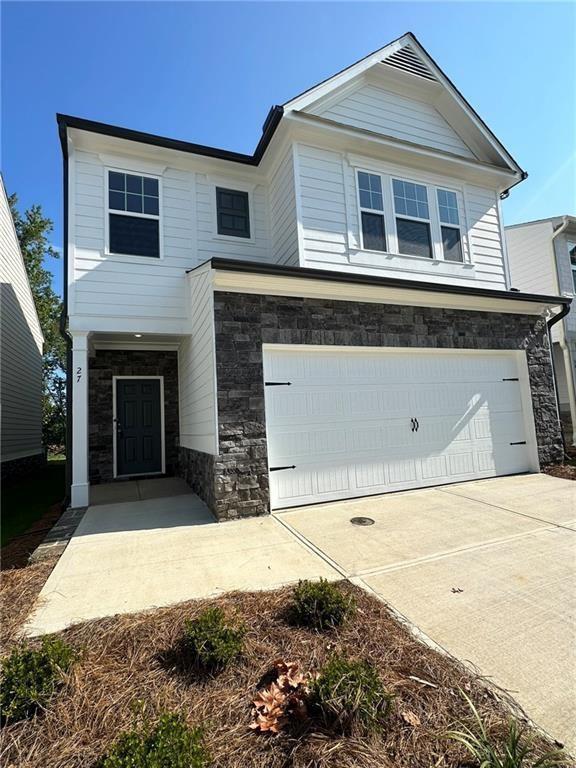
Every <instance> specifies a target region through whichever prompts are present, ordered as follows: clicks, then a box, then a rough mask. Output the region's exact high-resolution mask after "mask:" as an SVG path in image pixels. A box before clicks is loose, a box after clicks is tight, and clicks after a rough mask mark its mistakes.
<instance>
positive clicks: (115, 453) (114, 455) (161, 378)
mask: <svg viewBox="0 0 576 768" xmlns="http://www.w3.org/2000/svg"><path fill="white" fill-rule="evenodd" d="M122 379H157V380H159V381H160V439H161V457H162V469H161V470H160V472H140V473H138V474H134V475H119V474H118V464H117V457H118V449H117V444H116V441H117V437H116V407H117V394H116V387H117V382H118V381H119V380H122ZM112 464H113V471H114V479H115V480H116V479H120V478H123V477H140V475H164V474H165V473H166V431H165V425H164V376H112Z"/></svg>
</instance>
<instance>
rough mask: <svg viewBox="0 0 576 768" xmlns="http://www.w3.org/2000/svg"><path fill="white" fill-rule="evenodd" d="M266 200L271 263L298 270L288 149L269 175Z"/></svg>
mask: <svg viewBox="0 0 576 768" xmlns="http://www.w3.org/2000/svg"><path fill="white" fill-rule="evenodd" d="M269 199H270V230H271V255H272V261H273V262H275V263H276V264H289V265H292V266H298V264H299V253H298V220H297V216H296V196H295V186H294V158H293V152H292V147H289V148H288V150H287V151H286V152H285V154H284V156H283V158H282V160H281V161H280V163H279V164H278V167H277V168H276V169H275V170H274V172H273V174H272V177H271V179H270V191H269Z"/></svg>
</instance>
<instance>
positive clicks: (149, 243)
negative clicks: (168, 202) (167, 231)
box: [108, 171, 160, 259]
mask: <svg viewBox="0 0 576 768" xmlns="http://www.w3.org/2000/svg"><path fill="white" fill-rule="evenodd" d="M108 235H109V237H108V248H109V251H110V253H113V254H122V255H128V256H147V257H150V258H156V259H157V258H159V257H160V186H159V181H158V179H157V178H154V177H151V176H137V175H135V174H132V173H122V172H120V171H108Z"/></svg>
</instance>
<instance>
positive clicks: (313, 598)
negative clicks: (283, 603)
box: [292, 579, 356, 630]
mask: <svg viewBox="0 0 576 768" xmlns="http://www.w3.org/2000/svg"><path fill="white" fill-rule="evenodd" d="M355 608H356V604H355V602H354V598H353V597H352V596H349V595H345V594H344V593H343V592H342V590H341V589H339V587H337V586H336V585H335V584H331V583H330V582H329V581H327V580H326V579H320V581H300V582H299V583H298V586H297V587H295V588H294V603H293V606H292V617H293V619H294V621H295V623H297V624H301V625H303V626H305V627H313V628H314V629H320V630H322V629H328V628H330V627H336V626H339V625H340V624H342V622H343V621H344V620H345V619H346V618H347V617H348V616H350V615H351V614H352V613H353V612H354V610H355Z"/></svg>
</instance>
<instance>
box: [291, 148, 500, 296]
mask: <svg viewBox="0 0 576 768" xmlns="http://www.w3.org/2000/svg"><path fill="white" fill-rule="evenodd" d="M297 158H298V159H297V181H296V183H297V193H298V195H299V200H300V206H301V216H302V239H303V254H302V263H303V265H304V266H310V267H318V268H326V269H335V270H338V269H340V270H342V269H352V270H353V271H354V272H361V273H365V274H372V275H381V276H390V277H399V278H402V277H404V278H409V279H413V280H423V281H430V280H433V281H436V282H445V283H455V284H461V285H470V284H472V283H473V284H474V285H476V286H478V287H482V288H496V289H500V288H501V289H505V288H506V274H505V267H504V253H503V248H502V234H501V232H502V228H501V222H500V220H499V215H498V200H497V196H496V193H495V192H494V191H493V190H490V189H484V188H482V187H477V186H471V185H464V184H462V182H460V181H458V180H456V179H451V178H444V177H438V176H434V175H429V174H425V173H416V172H415V171H413V170H410V171H409V170H406V169H404V170H402V169H401V168H397V167H394V166H391V165H388V164H386V163H383V162H381V161H377V162H375V161H371V160H370V159H368V158H364V159H362V158H354V159H353V160H354V164H352V162H351V161H349V158H347V157H346V156H345V155H344V154H343V153H340V152H338V151H333V150H326V149H320V148H317V147H312V146H308V145H304V144H299V145H298V150H297ZM371 163H372V164H371ZM356 166H358V167H364V168H366V169H367V170H374V172H376V173H377V172H382V173H384V174H389V175H392V176H399V177H400V178H408V179H412V178H413V179H414V180H416V181H420V182H422V183H429V184H432V185H435V186H445V187H447V188H449V189H454V190H455V191H456V192H457V196H458V201H459V207H460V211H461V214H462V222H461V223H462V227H463V232H464V238H463V250H464V257H465V261H467V262H470V263H469V264H468V263H467V264H465V265H460V264H453V263H449V262H433V261H432V260H424V259H413V258H411V257H409V256H402V255H400V254H377V253H374V252H367V251H362V250H361V241H360V223H359V216H358V204H357V192H356V170H355V167H356Z"/></svg>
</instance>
